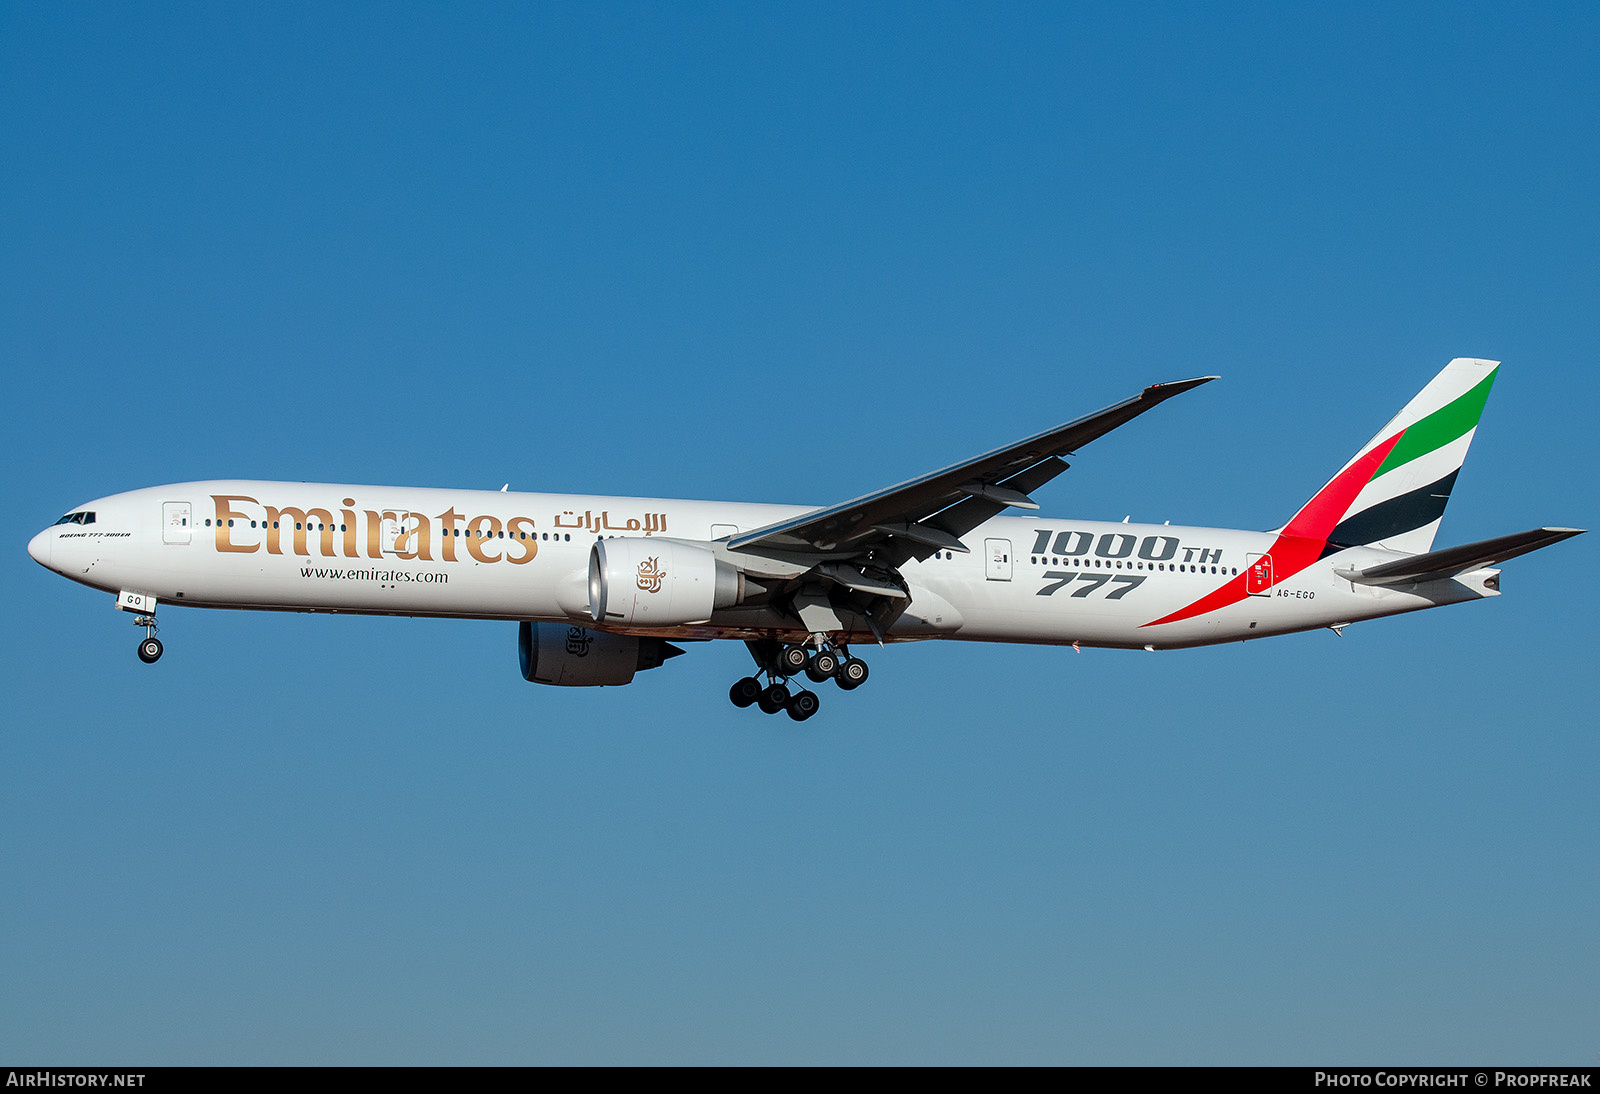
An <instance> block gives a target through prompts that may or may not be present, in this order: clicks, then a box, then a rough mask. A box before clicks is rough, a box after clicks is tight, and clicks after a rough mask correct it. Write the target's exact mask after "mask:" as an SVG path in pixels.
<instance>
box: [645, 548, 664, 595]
mask: <svg viewBox="0 0 1600 1094" xmlns="http://www.w3.org/2000/svg"><path fill="white" fill-rule="evenodd" d="M666 576H667V571H665V570H663V569H662V568H661V556H660V555H655V556H652V557H651V558H647V559H645V560H644V561H643V562H641V563H639V582H638V584H639V588H641V589H643V590H644V591H645V592H647V593H659V592H660V591H661V581H662V579H663V578H665V577H666Z"/></svg>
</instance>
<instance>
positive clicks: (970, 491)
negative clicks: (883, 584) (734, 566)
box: [728, 376, 1216, 561]
mask: <svg viewBox="0 0 1600 1094" xmlns="http://www.w3.org/2000/svg"><path fill="white" fill-rule="evenodd" d="M1215 379H1216V377H1215V376H1200V377H1196V378H1195V379H1192V380H1178V381H1176V382H1175V383H1169V384H1151V385H1150V386H1149V387H1147V388H1145V389H1144V390H1143V391H1141V392H1140V393H1139V394H1137V395H1135V396H1133V397H1132V398H1131V399H1124V400H1123V401H1122V402H1120V403H1117V404H1115V405H1114V406H1108V407H1106V408H1105V409H1104V410H1098V411H1096V412H1095V413H1093V414H1089V415H1086V416H1084V417H1082V418H1079V419H1078V420H1077V421H1073V422H1068V423H1066V424H1065V425H1059V426H1056V427H1055V428H1054V429H1047V430H1045V431H1044V432H1043V433H1037V434H1035V435H1034V436H1032V437H1027V438H1025V439H1023V440H1020V441H1017V442H1016V443H1015V444H1009V445H1006V446H1005V447H1004V448H997V449H995V450H994V451H993V452H987V453H985V454H983V455H982V456H977V457H974V458H973V459H970V460H967V461H965V462H963V463H958V464H953V465H952V466H950V467H946V468H945V469H944V470H942V471H935V472H933V473H932V474H929V475H923V476H922V477H921V478H916V479H910V480H908V481H906V482H903V483H900V484H899V485H897V486H891V487H889V488H887V489H885V490H879V491H878V492H877V493H875V494H865V495H863V496H861V497H859V498H855V499H853V500H851V501H847V502H844V503H842V504H840V505H834V506H830V507H828V508H826V509H814V510H812V511H811V512H809V513H802V514H800V515H799V516H798V517H793V518H791V519H789V520H785V521H779V522H778V523H776V524H769V525H767V526H766V527H764V528H756V529H754V530H752V531H749V532H744V533H741V534H739V535H736V536H734V537H732V538H731V539H730V540H729V541H728V547H729V548H730V549H731V550H734V551H748V552H753V553H756V554H760V553H762V552H763V551H776V552H782V553H785V554H789V553H801V554H808V555H810V554H817V553H821V554H824V555H840V554H844V555H851V554H858V553H860V552H862V551H864V550H867V549H869V548H871V547H874V546H878V545H881V544H884V543H885V542H893V543H894V545H895V546H896V547H897V548H898V550H897V551H896V552H895V553H897V554H899V555H900V556H901V561H904V559H906V558H911V557H921V556H923V555H927V554H931V553H933V552H934V551H936V550H947V551H966V549H967V548H966V547H964V546H962V544H961V541H960V539H959V537H960V536H962V535H964V534H965V533H967V532H970V531H971V530H972V529H973V528H976V527H977V526H978V525H980V524H982V523H983V522H984V521H986V520H988V519H989V518H990V517H992V516H994V515H995V514H996V513H999V512H1000V511H1001V510H1003V509H1005V508H1006V507H1007V506H1013V505H1014V506H1017V507H1019V508H1023V509H1037V508H1038V506H1037V505H1035V504H1034V503H1033V501H1032V500H1031V499H1029V497H1028V491H1030V490H1036V489H1038V488H1039V487H1040V486H1042V485H1044V484H1045V483H1047V482H1049V481H1050V480H1051V479H1053V478H1055V477H1056V476H1057V475H1059V474H1060V473H1061V472H1063V471H1065V470H1066V469H1067V463H1066V461H1065V460H1063V459H1062V458H1061V457H1062V456H1065V455H1070V454H1071V453H1072V452H1074V451H1075V450H1077V449H1078V448H1080V447H1082V446H1083V445H1085V444H1088V443H1089V442H1090V441H1092V440H1094V439H1096V438H1097V437H1102V436H1104V435H1105V434H1107V433H1109V432H1111V431H1112V430H1113V429H1115V428H1117V427H1118V426H1119V425H1122V424H1124V423H1125V422H1129V421H1132V420H1133V419H1134V418H1137V417H1138V416H1139V415H1141V414H1143V413H1144V412H1145V411H1147V410H1149V409H1150V408H1151V407H1153V406H1155V405H1156V404H1157V403H1161V402H1165V401H1166V400H1167V399H1170V398H1172V397H1173V396H1174V395H1181V394H1182V393H1183V392H1185V391H1188V390H1190V389H1191V388H1196V387H1199V386H1200V385H1201V384H1204V383H1208V382H1209V381H1211V380H1215Z"/></svg>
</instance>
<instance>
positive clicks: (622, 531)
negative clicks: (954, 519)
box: [29, 480, 1497, 649]
mask: <svg viewBox="0 0 1600 1094" xmlns="http://www.w3.org/2000/svg"><path fill="white" fill-rule="evenodd" d="M808 508H809V507H806V506H790V505H762V504H753V503H741V502H709V501H682V500H673V499H661V498H628V497H597V496H584V495H570V494H532V493H509V492H495V491H473V490H438V489H422V488H411V487H386V486H351V485H338V484H322V483H282V482H259V481H244V480H218V481H212V482H191V483H181V484H176V485H172V486H161V487H154V488H151V489H145V490H135V491H131V492H128V493H124V494H116V495H113V496H111V497H106V498H101V499H98V500H96V501H93V502H89V503H86V504H84V505H82V506H80V507H79V511H83V512H92V513H93V514H94V519H93V522H92V523H67V524H58V525H56V526H53V527H51V528H47V529H46V530H45V531H43V532H41V533H39V535H38V536H36V537H35V538H34V540H33V542H32V543H31V544H30V546H29V551H30V554H32V555H33V557H34V558H36V559H38V560H39V561H40V562H42V563H43V564H44V565H46V566H48V567H49V568H50V569H52V570H55V571H57V572H59V573H61V574H63V575H64V576H66V577H69V578H71V579H73V580H74V581H78V582H81V583H83V584H85V585H89V586H91V587H94V588H97V589H103V590H106V591H108V592H112V593H122V592H129V591H131V592H135V593H140V594H144V595H147V596H151V597H155V598H157V599H158V600H159V601H161V602H164V603H168V604H185V605H190V606H193V607H205V608H247V609H265V610H287V611H311V612H316V611H326V612H356V613H367V614H385V615H414V616H447V617H460V618H475V619H512V620H533V621H541V622H560V623H582V624H583V625H585V626H594V623H593V622H592V621H591V620H590V619H589V617H588V613H587V601H586V598H585V593H584V582H585V578H586V575H587V570H588V565H589V556H590V550H591V548H592V546H593V544H594V542H595V540H596V539H597V538H599V537H613V536H627V537H645V538H667V539H673V540H689V541H696V542H701V543H707V542H711V541H716V540H724V539H726V537H728V536H730V535H734V534H737V533H741V532H747V531H750V530H751V529H754V528H758V527H761V526H764V525H768V524H771V523H773V522H775V521H779V520H783V519H786V518H790V517H794V516H796V515H798V514H801V513H804V512H806V511H807V510H808ZM962 543H963V544H964V545H965V546H966V547H967V548H968V549H969V553H961V552H955V551H943V550H941V551H939V552H938V553H937V554H935V555H934V556H933V557H930V558H927V559H924V560H922V561H920V562H919V561H912V562H908V563H906V564H904V565H903V566H902V567H901V568H900V570H901V573H902V574H903V576H904V577H905V579H906V580H907V581H908V582H909V584H910V593H911V597H910V599H911V606H910V607H909V608H908V609H907V610H906V611H905V613H904V614H903V615H901V616H900V618H899V619H898V620H897V621H896V622H895V623H894V624H893V626H892V627H891V628H890V629H889V631H888V633H887V635H886V636H885V637H886V638H888V639H890V640H912V639H920V638H959V639H966V640H974V641H986V642H1030V643H1048V644H1070V643H1080V644H1082V645H1088V646H1112V647H1124V648H1143V647H1151V648H1157V649H1161V648H1171V647H1176V646H1194V645H1206V644H1210V643H1215V642H1224V641H1230V640H1239V639H1248V638H1257V637H1264V636H1267V635H1273V634H1283V633H1286V632H1290V631H1298V630H1306V629H1309V628H1315V627H1325V626H1337V625H1340V624H1344V623H1349V622H1353V621H1356V620H1359V619H1367V618H1372V617H1376V616H1382V615H1393V614H1396V613H1399V612H1406V611H1413V610H1416V609H1419V608H1427V607H1432V606H1435V605H1438V604H1444V603H1450V602H1454V601H1461V600H1471V599H1477V598H1479V597H1483V596H1492V595H1496V592H1497V589H1496V588H1495V583H1494V582H1493V581H1492V580H1490V579H1492V578H1493V576H1494V575H1495V573H1496V572H1497V571H1493V570H1487V569H1485V570H1481V571H1476V572H1474V573H1470V574H1463V575H1460V576H1459V577H1457V578H1455V579H1453V580H1448V581H1434V582H1430V583H1428V584H1424V585H1411V586H1402V587H1378V586H1369V585H1353V584H1352V583H1351V582H1349V581H1347V580H1344V579H1341V578H1340V577H1338V576H1337V575H1336V574H1335V573H1334V564H1335V562H1336V561H1337V563H1338V564H1339V565H1342V566H1346V567H1349V566H1352V565H1353V566H1357V567H1359V566H1362V565H1370V564H1374V563H1377V562H1381V561H1384V560H1386V559H1389V558H1393V557H1396V556H1393V555H1391V554H1389V553H1388V552H1384V551H1381V550H1377V549H1374V548H1355V549H1351V550H1347V551H1343V552H1340V553H1339V554H1338V555H1336V556H1330V557H1328V558H1320V559H1315V560H1314V561H1307V558H1309V557H1310V556H1306V558H1302V559H1301V560H1300V562H1298V563H1297V564H1295V565H1294V566H1292V567H1285V569H1292V570H1293V572H1291V573H1287V574H1280V573H1274V572H1273V569H1272V566H1273V561H1274V560H1273V555H1274V552H1276V553H1277V554H1278V555H1279V556H1285V555H1289V554H1292V553H1293V552H1292V551H1290V550H1289V548H1288V547H1286V546H1285V545H1284V543H1283V540H1282V537H1281V536H1279V534H1277V533H1274V532H1249V531H1235V530H1227V529H1216V528H1189V527H1174V526H1169V525H1143V524H1126V523H1122V524H1112V523H1101V522H1096V521H1079V520H1059V519H1049V518H1041V517H1034V516H1027V517H995V518H993V519H991V520H989V521H987V522H986V523H984V524H982V525H980V526H979V527H978V528H976V529H974V530H973V531H972V532H970V533H968V534H967V535H966V536H964V537H962ZM1290 546H1294V545H1290ZM1262 556H1267V560H1266V562H1263V561H1262ZM1252 575H1253V576H1252ZM1172 616H1180V618H1173V619H1169V617H1172ZM641 633H646V632H641ZM647 633H654V634H662V635H664V636H672V635H678V636H683V637H706V638H758V637H776V638H791V637H803V636H804V634H805V633H806V632H805V628H804V627H802V626H801V625H800V624H799V623H798V622H797V621H796V620H795V619H794V618H793V617H791V616H788V615H785V614H784V613H782V612H779V611H776V610H774V609H773V608H771V607H770V606H768V607H744V606H739V607H733V608H728V609H725V610H721V611H718V612H716V613H715V614H713V615H712V616H711V618H710V619H709V621H708V622H706V623H703V624H697V625H693V626H681V627H674V628H666V629H656V630H651V631H649V632H647ZM855 637H857V638H860V637H863V635H862V634H859V633H858V634H856V635H855Z"/></svg>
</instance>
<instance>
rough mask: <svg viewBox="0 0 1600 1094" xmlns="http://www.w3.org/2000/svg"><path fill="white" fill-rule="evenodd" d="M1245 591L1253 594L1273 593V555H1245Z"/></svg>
mask: <svg viewBox="0 0 1600 1094" xmlns="http://www.w3.org/2000/svg"><path fill="white" fill-rule="evenodd" d="M1244 560H1245V562H1246V564H1247V565H1246V567H1245V571H1244V591H1245V592H1247V593H1249V594H1250V595H1251V596H1271V595H1272V556H1271V555H1248V554H1247V555H1245V556H1244Z"/></svg>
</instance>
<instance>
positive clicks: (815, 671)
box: [806, 650, 839, 684]
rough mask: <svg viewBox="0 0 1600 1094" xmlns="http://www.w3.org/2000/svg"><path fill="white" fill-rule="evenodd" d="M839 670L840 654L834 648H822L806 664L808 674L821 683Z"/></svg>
mask: <svg viewBox="0 0 1600 1094" xmlns="http://www.w3.org/2000/svg"><path fill="white" fill-rule="evenodd" d="M838 671H839V655H838V654H836V653H834V652H833V651H832V650H822V651H821V652H819V653H818V654H817V655H816V656H815V657H813V658H812V659H811V664H809V665H807V666H806V675H807V676H809V677H811V679H812V680H813V681H814V682H816V683H818V684H820V683H822V682H823V681H824V680H826V679H827V678H828V677H830V676H832V675H833V674H834V673H836V672H838Z"/></svg>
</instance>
